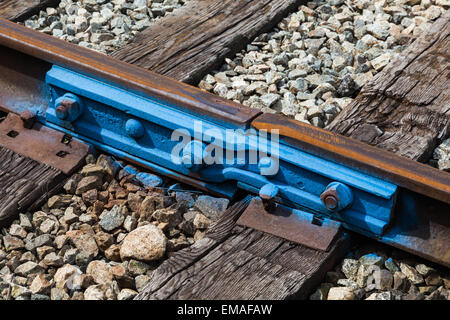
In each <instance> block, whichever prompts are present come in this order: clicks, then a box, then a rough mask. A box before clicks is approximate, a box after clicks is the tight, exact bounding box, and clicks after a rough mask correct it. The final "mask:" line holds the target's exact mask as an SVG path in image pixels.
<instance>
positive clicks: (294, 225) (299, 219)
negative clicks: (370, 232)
mask: <svg viewBox="0 0 450 320" xmlns="http://www.w3.org/2000/svg"><path fill="white" fill-rule="evenodd" d="M237 224H238V225H241V226H246V227H251V228H254V229H257V230H260V231H263V232H267V233H270V234H273V235H275V236H277V237H280V238H283V239H286V240H289V241H292V242H295V243H301V244H302V245H304V246H307V247H310V248H313V249H317V250H322V251H327V250H328V249H329V247H330V245H331V243H332V242H333V240H334V239H335V237H336V235H337V234H338V233H339V232H340V229H341V223H340V222H337V221H334V220H330V219H326V218H324V219H321V220H316V218H315V216H314V215H313V214H312V213H308V212H306V211H303V210H296V209H291V208H288V207H285V206H283V205H280V204H275V208H274V209H273V211H271V212H268V211H267V210H266V209H265V206H264V202H263V200H262V199H261V198H259V197H255V198H253V199H252V201H251V202H250V204H249V206H248V207H247V209H246V210H245V211H244V213H242V215H241V216H240V217H239V219H238V221H237Z"/></svg>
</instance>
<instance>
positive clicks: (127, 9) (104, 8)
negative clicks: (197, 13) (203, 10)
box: [24, 0, 188, 54]
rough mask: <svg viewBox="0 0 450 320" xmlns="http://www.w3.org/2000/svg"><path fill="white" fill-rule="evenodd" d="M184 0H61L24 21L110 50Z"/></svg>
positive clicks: (40, 29) (56, 34)
mask: <svg viewBox="0 0 450 320" xmlns="http://www.w3.org/2000/svg"><path fill="white" fill-rule="evenodd" d="M187 1H188V0H112V1H106V0H79V1H75V0H62V1H61V2H60V3H59V6H58V7H56V8H53V7H49V8H46V9H45V10H43V11H40V12H39V14H38V15H35V16H33V17H31V18H30V19H28V20H26V21H25V22H24V25H25V26H27V27H29V28H32V29H35V30H38V31H40V32H44V33H47V34H50V35H53V36H55V37H57V38H60V39H62V40H66V41H69V42H71V43H74V44H78V45H80V46H83V47H87V48H89V49H92V50H96V51H99V52H102V53H106V54H108V53H111V52H113V51H115V50H117V49H119V48H121V47H123V46H124V45H125V44H127V43H128V42H130V41H131V40H132V39H133V38H134V36H135V35H136V34H137V33H138V32H140V31H142V30H144V29H145V28H147V27H148V26H149V25H150V24H152V23H155V22H157V20H158V19H159V18H161V17H164V16H165V15H166V14H167V13H170V12H172V11H173V10H174V9H176V8H179V7H181V6H182V5H183V4H184V3H185V2H187Z"/></svg>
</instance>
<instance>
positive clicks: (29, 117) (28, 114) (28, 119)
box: [20, 110, 36, 129]
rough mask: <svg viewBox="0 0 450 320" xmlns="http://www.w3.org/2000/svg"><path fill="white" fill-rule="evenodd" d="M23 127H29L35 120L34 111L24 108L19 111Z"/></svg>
mask: <svg viewBox="0 0 450 320" xmlns="http://www.w3.org/2000/svg"><path fill="white" fill-rule="evenodd" d="M20 119H22V121H23V127H24V128H25V129H31V128H32V127H33V125H34V122H35V121H36V113H35V112H34V111H33V110H25V111H22V112H21V113H20Z"/></svg>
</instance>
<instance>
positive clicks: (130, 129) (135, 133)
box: [125, 119, 145, 139]
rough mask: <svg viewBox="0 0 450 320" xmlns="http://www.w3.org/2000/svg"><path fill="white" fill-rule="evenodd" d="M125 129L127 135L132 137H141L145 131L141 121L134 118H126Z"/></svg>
mask: <svg viewBox="0 0 450 320" xmlns="http://www.w3.org/2000/svg"><path fill="white" fill-rule="evenodd" d="M125 131H126V132H127V135H128V136H130V137H131V138H134V139H138V138H141V137H142V136H143V135H144V132H145V130H144V126H143V125H142V123H141V122H140V121H138V120H135V119H129V120H127V122H126V123H125Z"/></svg>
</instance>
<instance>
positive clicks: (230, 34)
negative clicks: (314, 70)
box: [111, 0, 306, 84]
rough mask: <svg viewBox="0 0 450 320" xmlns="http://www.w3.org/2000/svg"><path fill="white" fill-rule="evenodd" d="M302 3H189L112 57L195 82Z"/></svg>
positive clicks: (218, 0)
mask: <svg viewBox="0 0 450 320" xmlns="http://www.w3.org/2000/svg"><path fill="white" fill-rule="evenodd" d="M303 2H306V1H304V0H240V1H235V0H191V1H189V2H188V3H186V5H184V6H183V7H181V8H179V9H177V10H175V11H174V12H173V13H172V14H170V15H167V16H165V17H164V18H162V19H161V20H159V21H158V23H155V24H153V25H152V26H150V27H148V28H147V29H145V30H144V31H143V32H141V33H139V34H138V35H137V36H136V38H135V39H134V40H133V41H132V42H131V43H130V44H128V45H126V46H124V47H123V48H121V49H119V50H118V51H115V52H114V53H112V54H111V55H112V57H114V58H118V59H120V60H123V61H125V62H129V63H132V64H134V65H137V66H140V67H142V68H145V69H149V70H152V71H154V72H157V73H159V74H163V75H166V76H169V77H172V78H175V79H177V80H180V81H183V82H186V83H190V84H197V83H198V81H200V80H201V78H202V77H203V76H204V75H206V74H207V73H208V72H209V71H211V70H213V69H214V68H217V67H219V66H220V65H221V64H222V63H223V61H224V59H225V58H226V57H232V56H233V55H234V54H235V53H236V52H238V51H239V50H241V49H243V48H245V46H246V45H247V43H249V41H250V40H252V39H253V38H255V37H256V36H257V35H258V34H260V33H262V32H266V31H269V30H271V29H272V28H273V27H274V26H275V25H276V24H277V23H278V22H279V21H280V20H281V19H282V18H283V17H284V16H286V14H287V13H288V12H290V11H293V10H294V9H295V8H297V7H298V5H300V4H301V3H303Z"/></svg>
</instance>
